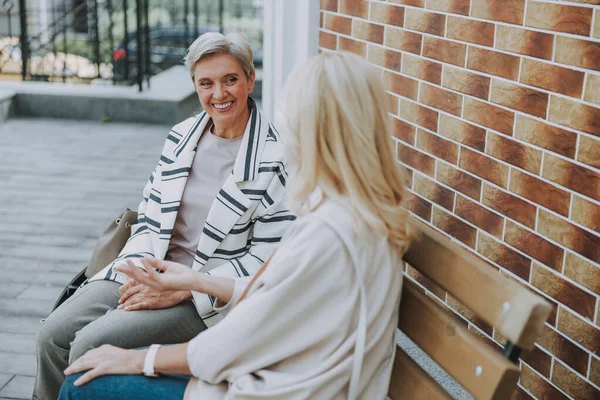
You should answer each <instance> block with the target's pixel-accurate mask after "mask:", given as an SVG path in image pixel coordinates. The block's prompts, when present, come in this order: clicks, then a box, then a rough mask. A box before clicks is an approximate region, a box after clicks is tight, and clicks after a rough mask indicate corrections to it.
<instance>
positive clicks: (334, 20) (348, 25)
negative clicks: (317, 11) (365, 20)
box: [325, 14, 352, 35]
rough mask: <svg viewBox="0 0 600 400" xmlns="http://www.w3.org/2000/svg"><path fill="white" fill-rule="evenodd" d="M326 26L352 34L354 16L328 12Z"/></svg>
mask: <svg viewBox="0 0 600 400" xmlns="http://www.w3.org/2000/svg"><path fill="white" fill-rule="evenodd" d="M325 28H326V29H329V30H330V31H335V32H338V33H343V34H344V35H350V34H352V18H346V17H342V16H341V15H333V14H327V15H326V16H325Z"/></svg>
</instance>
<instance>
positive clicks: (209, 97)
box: [194, 54, 254, 129]
mask: <svg viewBox="0 0 600 400" xmlns="http://www.w3.org/2000/svg"><path fill="white" fill-rule="evenodd" d="M194 87H195V88H196V93H198V98H199V99H200V104H202V108H204V110H205V111H206V112H207V113H208V115H209V116H210V117H211V118H212V120H213V122H214V124H215V126H216V127H217V128H218V129H230V128H232V127H235V126H237V125H243V126H244V127H245V126H246V122H247V120H248V115H249V111H248V95H249V94H250V93H251V92H252V89H254V75H252V76H251V77H250V79H248V78H247V77H246V74H245V73H244V70H243V69H242V67H241V65H240V63H239V62H238V61H237V60H236V59H235V58H234V57H233V56H230V55H229V54H218V55H215V56H212V57H208V58H206V59H204V60H200V61H198V62H197V63H196V66H195V67H194ZM244 117H245V118H244Z"/></svg>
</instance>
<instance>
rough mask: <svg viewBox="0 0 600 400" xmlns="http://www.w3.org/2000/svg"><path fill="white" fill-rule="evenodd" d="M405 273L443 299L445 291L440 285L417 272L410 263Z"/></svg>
mask: <svg viewBox="0 0 600 400" xmlns="http://www.w3.org/2000/svg"><path fill="white" fill-rule="evenodd" d="M406 274H407V275H408V276H410V277H411V278H413V279H414V280H415V281H417V282H418V283H419V284H421V285H422V286H423V287H424V288H425V289H427V290H429V291H430V292H431V293H433V294H434V295H436V296H437V297H439V298H440V299H443V298H445V297H446V291H445V290H444V289H442V288H441V287H440V286H438V285H436V284H435V283H434V282H433V281H432V280H431V279H429V278H427V277H426V276H425V275H423V274H422V273H420V272H419V270H417V269H415V268H413V267H411V266H410V265H409V266H408V268H407V271H406Z"/></svg>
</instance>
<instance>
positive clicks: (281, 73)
mask: <svg viewBox="0 0 600 400" xmlns="http://www.w3.org/2000/svg"><path fill="white" fill-rule="evenodd" d="M319 7H320V2H319V0H265V1H264V16H265V27H264V59H263V73H264V78H263V93H262V109H263V112H264V113H265V115H266V116H267V118H269V119H270V120H271V121H273V111H274V106H275V104H277V100H278V96H279V92H280V91H281V88H282V87H283V84H284V83H285V80H286V78H287V76H288V75H289V73H290V72H291V70H292V69H293V68H294V67H295V66H296V65H298V64H299V63H301V62H302V61H305V60H307V59H309V58H310V57H312V56H314V55H316V54H317V52H318V45H319Z"/></svg>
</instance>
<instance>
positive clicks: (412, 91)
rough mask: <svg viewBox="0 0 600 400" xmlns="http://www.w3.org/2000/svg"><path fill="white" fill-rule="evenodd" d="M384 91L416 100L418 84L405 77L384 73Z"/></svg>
mask: <svg viewBox="0 0 600 400" xmlns="http://www.w3.org/2000/svg"><path fill="white" fill-rule="evenodd" d="M383 79H384V84H385V88H386V90H389V91H391V92H394V93H397V94H399V95H400V96H404V97H408V98H410V99H413V100H417V95H418V93H419V82H418V81H416V80H414V79H411V78H408V77H406V76H402V75H398V74H394V73H391V72H387V71H385V73H384V75H383Z"/></svg>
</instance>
